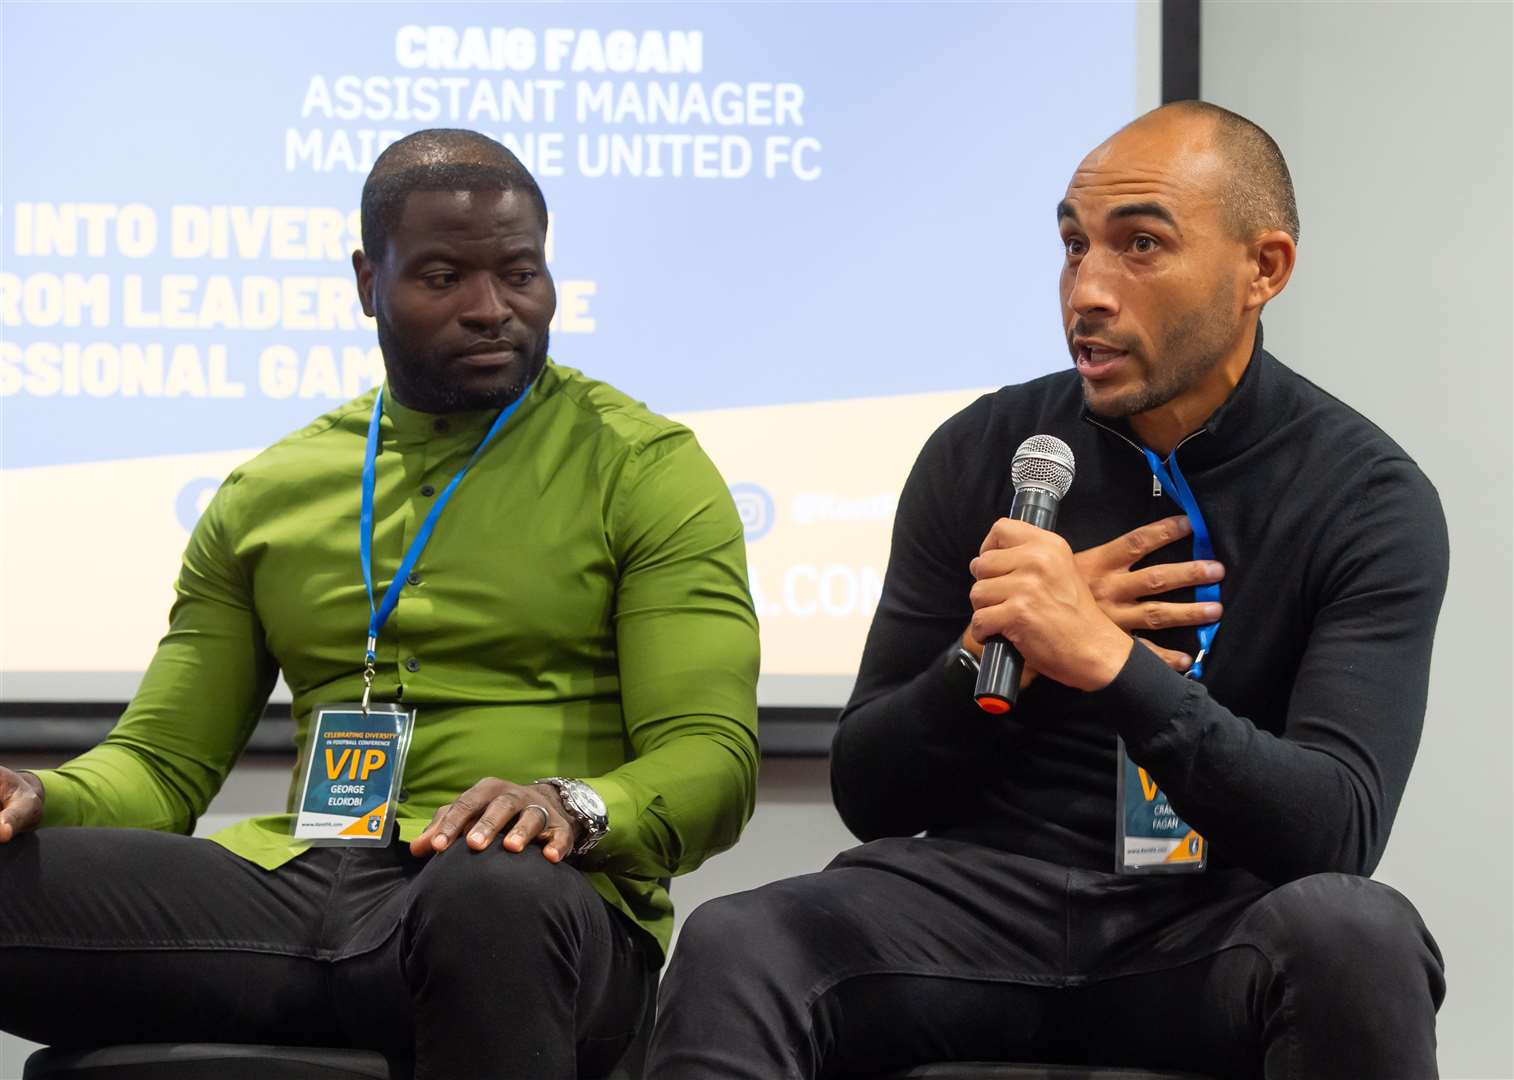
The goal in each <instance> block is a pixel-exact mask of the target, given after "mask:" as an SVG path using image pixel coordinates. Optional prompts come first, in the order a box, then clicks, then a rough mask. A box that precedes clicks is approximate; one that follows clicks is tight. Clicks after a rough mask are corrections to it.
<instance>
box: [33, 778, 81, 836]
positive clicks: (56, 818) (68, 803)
mask: <svg viewBox="0 0 1514 1080" xmlns="http://www.w3.org/2000/svg"><path fill="white" fill-rule="evenodd" d="M26 771H27V772H29V773H31V774H32V775H33V776H35V777H36V778H37V779H38V780H41V781H42V825H43V826H55V825H77V824H79V806H78V801H77V800H76V799H75V798H74V789H73V785H71V784H70V783H69V782H68V780H67V779H66V778H65V777H63V776H60V775H59V773H58V770H56V769H27V770H26Z"/></svg>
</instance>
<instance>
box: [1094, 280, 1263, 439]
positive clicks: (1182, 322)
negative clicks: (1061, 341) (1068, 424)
mask: <svg viewBox="0 0 1514 1080" xmlns="http://www.w3.org/2000/svg"><path fill="white" fill-rule="evenodd" d="M1229 298H1230V286H1229V284H1228V283H1222V284H1221V285H1220V287H1219V288H1218V289H1216V290H1215V293H1214V296H1213V297H1211V298H1210V302H1209V304H1208V306H1207V307H1199V308H1195V309H1194V310H1192V311H1190V312H1188V313H1187V314H1186V315H1184V316H1183V317H1182V318H1181V319H1179V320H1178V321H1177V323H1176V324H1174V325H1173V326H1172V327H1170V328H1169V329H1168V330H1167V331H1166V333H1164V334H1163V335H1162V339H1161V341H1159V342H1158V343H1157V351H1158V354H1159V355H1160V356H1161V357H1162V360H1163V363H1162V364H1161V365H1160V366H1157V365H1153V364H1152V363H1151V362H1150V359H1149V358H1147V363H1146V371H1147V379H1146V381H1145V382H1143V383H1142V384H1141V385H1139V386H1136V387H1135V388H1133V389H1132V390H1131V391H1130V392H1129V393H1127V394H1126V395H1125V396H1123V397H1120V398H1116V399H1115V400H1113V401H1105V402H1103V403H1102V404H1101V405H1099V406H1098V407H1095V406H1094V404H1093V402H1092V400H1090V398H1089V396H1088V387H1087V385H1086V384H1085V385H1084V387H1083V403H1084V404H1085V405H1086V406H1087V407H1088V411H1089V412H1091V413H1094V414H1095V415H1097V416H1103V417H1105V418H1106V419H1116V418H1128V417H1131V416H1135V415H1136V414H1137V413H1143V412H1149V411H1150V410H1152V409H1158V408H1161V407H1162V406H1163V405H1166V404H1167V403H1168V402H1169V401H1171V400H1173V399H1174V398H1176V397H1178V396H1179V395H1180V394H1182V393H1183V392H1184V391H1185V390H1187V389H1188V388H1189V387H1191V386H1193V385H1194V384H1195V383H1197V382H1198V381H1199V380H1200V379H1202V378H1203V377H1204V376H1205V375H1208V374H1209V373H1210V372H1211V371H1213V370H1214V369H1215V367H1216V366H1217V365H1218V364H1219V362H1220V361H1221V360H1223V359H1224V357H1225V353H1226V352H1228V351H1229V349H1230V346H1231V344H1232V343H1233V342H1234V340H1235V324H1234V323H1233V322H1232V323H1230V324H1229V325H1222V324H1221V322H1220V321H1219V315H1220V313H1221V312H1224V311H1226V310H1227V309H1228V308H1229V306H1230V304H1229ZM1075 331H1076V333H1078V334H1084V333H1088V331H1087V330H1085V329H1082V328H1075ZM1090 336H1096V334H1090Z"/></svg>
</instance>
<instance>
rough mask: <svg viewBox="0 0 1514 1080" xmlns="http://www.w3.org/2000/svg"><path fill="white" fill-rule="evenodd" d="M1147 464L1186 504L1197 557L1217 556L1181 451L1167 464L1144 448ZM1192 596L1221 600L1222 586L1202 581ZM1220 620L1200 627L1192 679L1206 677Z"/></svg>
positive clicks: (1204, 600)
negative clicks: (1182, 464)
mask: <svg viewBox="0 0 1514 1080" xmlns="http://www.w3.org/2000/svg"><path fill="white" fill-rule="evenodd" d="M1143 452H1144V453H1145V455H1146V464H1148V465H1150V466H1151V474H1152V475H1153V476H1155V477H1156V478H1157V481H1158V483H1160V484H1161V485H1162V490H1164V491H1166V492H1167V493H1168V494H1169V495H1171V496H1172V498H1173V499H1174V500H1175V501H1176V502H1177V504H1178V505H1179V506H1181V507H1182V508H1183V513H1185V514H1187V515H1188V523H1189V524H1190V525H1191V526H1193V557H1194V558H1195V559H1212V558H1214V544H1213V543H1211V542H1210V539H1209V526H1207V525H1205V524H1204V513H1203V511H1201V510H1200V509H1199V502H1198V500H1197V499H1195V498H1194V497H1193V489H1192V488H1190V487H1189V486H1188V481H1187V480H1185V479H1183V472H1182V470H1181V469H1179V468H1178V452H1177V450H1175V449H1174V450H1173V452H1172V453H1171V454H1169V455H1167V461H1166V464H1165V465H1164V464H1163V462H1162V459H1161V458H1159V457H1157V456H1156V454H1155V453H1153V452H1152V451H1150V450H1144V449H1143ZM1193 598H1194V600H1195V601H1196V602H1198V603H1201V604H1209V603H1214V604H1217V603H1219V600H1220V587H1219V585H1217V584H1213V583H1211V584H1209V585H1200V586H1198V587H1197V588H1195V589H1194V590H1193ZM1219 629H1220V624H1219V622H1218V621H1216V622H1212V623H1209V624H1208V625H1206V626H1201V627H1199V628H1198V635H1199V654H1198V655H1197V656H1195V657H1194V658H1193V666H1192V667H1191V668H1189V669H1188V672H1187V674H1188V677H1189V678H1190V679H1199V678H1203V675H1204V657H1205V656H1207V655H1209V646H1210V645H1211V644H1212V643H1213V642H1214V635H1215V634H1216V633H1217V632H1218V631H1219Z"/></svg>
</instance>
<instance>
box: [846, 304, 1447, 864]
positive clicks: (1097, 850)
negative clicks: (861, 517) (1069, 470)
mask: <svg viewBox="0 0 1514 1080" xmlns="http://www.w3.org/2000/svg"><path fill="white" fill-rule="evenodd" d="M1040 433H1046V434H1050V435H1055V436H1057V437H1058V438H1061V439H1063V440H1065V441H1066V442H1067V444H1068V445H1069V446H1070V447H1071V448H1072V451H1073V454H1074V455H1075V457H1076V460H1077V476H1076V479H1075V480H1074V482H1073V485H1072V489H1071V491H1070V492H1069V493H1068V495H1067V497H1066V498H1065V499H1063V500H1062V503H1061V507H1060V512H1059V515H1058V520H1057V531H1058V532H1060V533H1061V534H1062V535H1063V536H1064V537H1065V538H1066V539H1067V541H1068V542H1069V544H1071V546H1072V548H1073V550H1074V551H1081V550H1083V549H1085V548H1088V547H1093V546H1095V545H1098V544H1102V543H1104V542H1106V541H1108V540H1111V539H1113V538H1114V537H1116V536H1119V535H1121V534H1122V533H1125V532H1127V531H1129V530H1130V529H1132V528H1135V527H1136V526H1138V525H1142V524H1145V523H1147V522H1151V521H1156V520H1159V519H1161V518H1164V517H1168V516H1171V515H1173V514H1178V513H1181V512H1182V511H1181V508H1180V507H1179V506H1178V505H1177V504H1176V503H1175V502H1174V501H1172V499H1171V497H1170V496H1169V495H1168V493H1166V492H1163V493H1162V494H1161V495H1157V494H1155V493H1154V491H1153V483H1152V475H1151V471H1150V469H1149V468H1148V466H1147V464H1146V460H1145V458H1144V456H1143V454H1142V452H1141V450H1140V443H1139V440H1138V439H1137V438H1136V437H1135V435H1134V434H1133V433H1132V432H1131V430H1130V428H1129V426H1128V425H1126V424H1125V423H1124V422H1122V421H1106V420H1101V419H1099V418H1096V417H1093V416H1091V415H1090V414H1088V413H1087V411H1086V410H1085V409H1084V407H1083V400H1082V391H1081V388H1080V383H1079V379H1078V376H1077V374H1076V372H1074V371H1070V370H1069V371H1066V372H1063V373H1059V374H1055V375H1049V376H1046V377H1044V378H1040V379H1037V380H1035V381H1033V382H1029V383H1026V384H1024V385H1021V386H1011V387H1006V388H1004V389H1002V390H999V391H998V392H997V393H993V394H989V395H986V396H984V397H982V398H980V399H979V400H978V401H976V402H974V403H973V404H972V405H970V406H968V407H967V408H966V409H964V410H963V411H962V412H960V413H958V414H957V415H956V416H954V417H952V418H951V419H950V420H948V421H947V422H946V423H945V424H943V425H942V426H941V427H940V428H939V429H938V430H937V431H936V432H935V434H934V435H932V436H931V438H930V440H929V442H927V443H926V445H925V448H924V450H923V451H922V452H921V454H920V457H919V459H918V461H917V462H916V463H915V467H914V469H913V470H912V471H911V473H910V476H909V480H908V481H907V482H906V484H905V487H904V491H903V493H902V495H901V497H900V502H899V509H898V515H897V518H896V520H895V525H894V534H893V548H892V551H891V554H890V557H889V565H888V572H887V575H886V577H885V580H884V586H883V594H882V598H881V599H880V601H879V605H878V611H877V614H876V615H875V616H874V619H873V625H872V629H871V631H870V632H869V634H868V639H867V646H866V649H865V650H864V653H863V658H862V667H861V671H860V673H859V675H858V679H857V684H856V688H855V690H854V691H853V694H852V698H851V701H850V702H849V703H848V705H847V707H846V709H845V710H844V711H843V712H842V715H841V722H840V726H839V728H838V729H837V733H836V738H835V744H834V746H833V748H832V755H831V784H832V789H833V792H834V794H835V799H836V805H837V808H838V809H839V810H840V812H841V816H842V818H843V820H844V821H845V822H846V824H847V825H848V827H849V828H851V830H852V831H853V832H854V833H856V834H857V835H858V836H859V837H861V838H862V839H864V840H871V839H875V838H877V837H882V836H908V835H913V834H915V833H918V832H921V831H922V830H925V831H927V832H928V833H929V834H930V835H933V836H945V837H954V838H958V839H966V840H971V841H975V842H978V843H981V844H985V845H989V846H992V847H996V848H1001V849H1005V850H1009V851H1014V852H1018V853H1020V854H1024V855H1029V856H1032V857H1035V858H1039V859H1045V860H1048V861H1051V862H1054V863H1058V864H1060V865H1064V866H1069V867H1080V868H1085V869H1093V870H1104V871H1112V870H1113V869H1114V858H1115V856H1114V848H1115V791H1116V789H1115V769H1116V762H1115V736H1116V734H1119V735H1121V736H1123V737H1124V739H1125V743H1126V746H1127V748H1128V749H1129V752H1130V755H1131V757H1132V758H1133V759H1134V760H1135V761H1136V762H1137V763H1139V764H1141V765H1143V766H1145V767H1146V769H1147V770H1148V771H1149V772H1150V773H1151V775H1152V776H1153V777H1154V778H1155V779H1156V780H1157V782H1158V783H1160V784H1161V786H1162V789H1163V790H1164V791H1165V792H1166V793H1167V795H1168V797H1169V799H1170V800H1171V802H1172V805H1173V807H1174V809H1176V810H1177V812H1178V813H1179V814H1181V815H1182V817H1183V818H1184V820H1186V821H1187V822H1188V823H1189V824H1190V825H1191V826H1193V827H1194V828H1195V829H1197V830H1198V831H1199V832H1200V833H1201V834H1202V835H1203V836H1204V837H1205V838H1206V839H1207V840H1208V842H1209V844H1210V852H1211V865H1227V864H1228V865H1236V866H1241V867H1244V868H1246V869H1247V870H1250V871H1251V872H1252V873H1254V874H1256V875H1258V876H1260V877H1262V878H1265V879H1267V880H1270V881H1274V882H1281V881H1286V880H1289V879H1292V878H1296V877H1302V876H1304V875H1306V874H1312V873H1320V872H1325V871H1342V872H1346V873H1352V874H1370V873H1371V872H1372V870H1373V868H1374V867H1375V866H1376V865H1377V862H1378V860H1379V859H1380V858H1381V856H1382V853H1383V848H1384V846H1385V845H1386V843H1387V840H1388V831H1389V829H1390V827H1391V826H1392V823H1393V816H1394V814H1395V813H1396V812H1397V810H1398V804H1399V800H1400V798H1401V797H1402V795H1403V791H1404V784H1405V782H1406V781H1407V780H1408V777H1409V768H1410V766H1411V765H1412V764H1413V761H1414V754H1415V751H1416V750H1417V748H1418V745H1419V737H1420V729H1421V727H1422V725H1423V722H1424V710H1425V696H1426V689H1427V683H1428V681H1429V668H1430V646H1431V640H1432V638H1433V636H1434V631H1435V620H1436V616H1437V614H1438V612H1439V610H1440V602H1441V597H1442V595H1443V593H1444V591H1445V583H1446V570H1447V558H1448V551H1447V539H1446V528H1445V519H1444V517H1443V515H1442V513H1441V508H1440V501H1439V498H1438V497H1437V495H1436V493H1435V489H1434V488H1433V487H1431V485H1430V482H1429V481H1428V480H1427V479H1426V478H1425V476H1424V474H1423V473H1421V472H1420V470H1419V468H1418V467H1417V466H1416V465H1415V464H1414V462H1413V461H1412V460H1410V458H1409V457H1408V455H1407V454H1405V453H1404V451H1403V450H1401V449H1400V448H1399V447H1398V446H1397V445H1396V444H1395V443H1394V442H1393V441H1392V440H1391V439H1389V438H1388V436H1387V435H1385V434H1384V433H1383V432H1382V431H1380V430H1379V429H1378V428H1377V427H1375V426H1374V425H1373V424H1372V423H1370V422H1369V421H1368V420H1366V419H1365V418H1363V417H1362V416H1361V415H1360V414H1358V413H1356V412H1355V411H1353V410H1352V409H1350V408H1349V407H1347V406H1346V405H1344V404H1342V403H1341V402H1339V401H1337V400H1336V399H1335V398H1333V397H1331V396H1330V395H1329V394H1326V393H1325V392H1324V391H1322V390H1320V389H1319V388H1318V387H1316V386H1314V385H1313V384H1312V383H1310V382H1308V381H1307V380H1306V379H1304V378H1303V377H1301V376H1299V375H1297V374H1295V373H1294V372H1292V371H1290V370H1289V369H1288V368H1286V367H1284V366H1283V365H1282V364H1281V363H1279V362H1278V361H1277V360H1276V359H1274V358H1273V357H1272V356H1271V355H1269V354H1268V353H1266V352H1264V351H1263V350H1262V347H1261V330H1260V328H1258V331H1257V341H1256V347H1255V351H1254V353H1253V355H1252V359H1251V362H1250V364H1249V366H1248V367H1247V369H1246V372H1245V374H1244V375H1243V376H1242V378H1241V381H1240V384H1239V385H1238V386H1237V387H1236V388H1235V390H1234V391H1233V392H1232V393H1231V395H1230V397H1229V398H1228V399H1227V400H1226V401H1225V403H1224V404H1223V405H1222V406H1221V407H1220V408H1219V409H1217V410H1216V411H1215V413H1214V415H1213V416H1211V417H1210V418H1209V421H1208V422H1207V423H1206V424H1205V425H1204V427H1203V428H1202V429H1200V430H1199V431H1198V432H1196V433H1194V434H1193V435H1191V436H1189V437H1188V438H1187V439H1185V440H1184V441H1183V442H1182V443H1180V444H1179V446H1178V448H1177V450H1176V454H1177V461H1178V465H1179V467H1180V468H1181V470H1182V472H1183V474H1184V476H1185V477H1186V478H1187V480H1188V483H1189V486H1190V487H1192V489H1193V492H1194V496H1195V498H1197V499H1198V502H1199V506H1200V508H1201V509H1202V511H1203V513H1204V518H1205V520H1206V522H1207V524H1208V526H1209V531H1210V533H1211V535H1212V538H1213V542H1214V548H1215V557H1216V558H1217V559H1219V561H1220V562H1222V563H1223V564H1224V566H1225V578H1224V580H1223V581H1222V582H1221V583H1220V599H1221V601H1222V602H1223V604H1224V618H1223V620H1222V621H1221V623H1220V627H1219V632H1218V633H1217V635H1216V636H1215V640H1214V644H1213V647H1212V650H1211V652H1210V654H1209V655H1208V656H1207V657H1206V658H1205V661H1204V674H1203V679H1202V680H1201V681H1195V680H1192V679H1188V678H1185V677H1183V676H1182V675H1180V674H1178V673H1177V672H1175V671H1172V670H1171V669H1170V668H1168V667H1167V666H1166V665H1164V664H1163V663H1162V662H1161V661H1160V660H1158V659H1157V658H1156V657H1155V656H1153V655H1152V654H1151V653H1150V652H1149V651H1148V650H1147V649H1144V648H1142V647H1140V646H1139V645H1137V646H1136V647H1135V648H1133V649H1132V650H1131V654H1130V659H1129V661H1128V662H1127V663H1126V664H1125V666H1124V668H1123V669H1122V670H1121V672H1120V674H1119V676H1118V677H1117V678H1116V679H1115V680H1114V682H1113V683H1111V684H1110V685H1109V686H1108V687H1106V688H1105V689H1102V690H1099V691H1095V692H1092V693H1083V692H1081V691H1077V690H1073V689H1070V688H1068V687H1065V686H1061V685H1059V684H1057V683H1054V682H1052V681H1051V680H1050V679H1047V678H1045V677H1042V678H1039V679H1037V680H1035V681H1034V682H1033V683H1031V685H1030V686H1028V687H1026V689H1025V690H1024V692H1023V693H1022V694H1021V696H1020V700H1019V703H1018V704H1017V705H1016V707H1015V708H1014V710H1013V711H1012V712H1011V713H1010V714H1009V715H1007V716H997V717H996V716H990V715H988V714H987V713H983V712H981V711H979V709H978V708H977V706H976V705H975V704H974V703H973V702H972V700H971V698H970V695H967V694H962V693H960V691H959V692H957V693H953V692H951V690H950V689H949V683H948V680H947V678H946V676H945V659H946V657H947V655H948V652H949V651H951V650H953V649H955V643H956V641H957V640H958V639H959V638H960V636H961V634H962V632H963V630H964V629H965V628H966V626H967V623H968V621H969V619H970V618H971V616H972V606H971V604H970V603H969V601H968V590H969V588H970V587H971V586H972V577H971V575H970V574H969V573H968V569H967V567H968V563H969V562H970V561H971V560H972V559H973V557H974V556H975V555H977V553H978V548H979V546H980V545H981V544H982V542H983V537H984V536H985V535H986V534H987V532H988V529H989V526H990V525H991V524H992V523H993V522H994V520H995V519H996V518H998V517H1001V516H1003V514H1004V513H1005V512H1006V511H1007V510H1008V507H1009V505H1010V501H1011V499H1012V497H1013V489H1012V487H1011V485H1010V481H1009V470H1010V461H1011V459H1012V457H1013V456H1014V452H1015V449H1016V448H1017V447H1018V446H1019V445H1020V443H1021V442H1022V441H1023V440H1024V439H1026V438H1027V437H1029V436H1031V435H1035V434H1040ZM1192 557H1193V555H1192V546H1191V540H1189V539H1187V538H1185V539H1183V540H1180V541H1178V542H1177V543H1176V544H1173V545H1170V546H1169V547H1167V548H1166V549H1164V550H1162V551H1159V552H1157V553H1155V554H1154V555H1153V556H1151V557H1150V558H1148V559H1147V560H1144V561H1143V562H1142V563H1140V564H1138V565H1150V564H1152V563H1156V562H1184V561H1187V560H1189V559H1191V558H1192ZM1164 599H1173V600H1191V599H1192V590H1184V591H1180V592H1177V593H1173V594H1170V595H1169V596H1167V597H1164ZM1150 636H1151V637H1152V638H1153V640H1155V641H1156V643H1157V644H1161V645H1165V646H1167V647H1169V648H1175V649H1182V650H1183V651H1185V652H1187V653H1188V654H1189V655H1190V656H1191V655H1194V654H1195V653H1196V652H1197V637H1196V635H1195V633H1194V631H1193V630H1192V629H1184V630H1169V631H1158V632H1155V633H1153V634H1151V635H1150Z"/></svg>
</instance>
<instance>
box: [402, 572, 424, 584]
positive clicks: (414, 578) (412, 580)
mask: <svg viewBox="0 0 1514 1080" xmlns="http://www.w3.org/2000/svg"><path fill="white" fill-rule="evenodd" d="M420 583H421V576H420V575H419V574H417V573H415V572H414V571H413V570H412V571H411V573H410V576H409V577H407V578H406V579H405V584H406V585H419V584H420Z"/></svg>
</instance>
